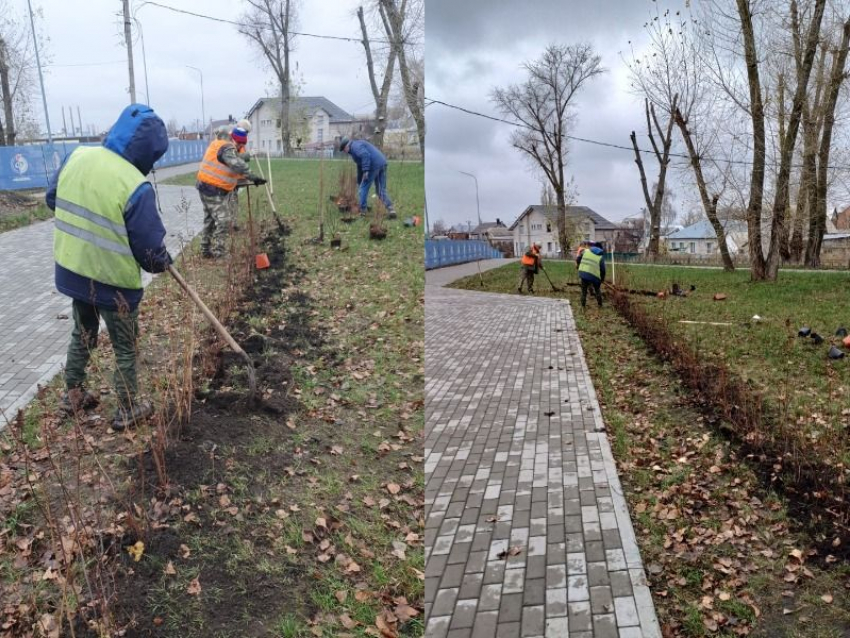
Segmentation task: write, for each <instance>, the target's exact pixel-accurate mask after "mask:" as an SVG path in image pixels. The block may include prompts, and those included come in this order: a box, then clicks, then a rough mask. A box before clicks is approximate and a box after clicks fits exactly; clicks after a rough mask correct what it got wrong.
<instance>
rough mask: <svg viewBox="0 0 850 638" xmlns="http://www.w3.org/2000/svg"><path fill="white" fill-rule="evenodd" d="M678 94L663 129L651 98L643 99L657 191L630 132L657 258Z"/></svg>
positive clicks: (652, 252)
mask: <svg viewBox="0 0 850 638" xmlns="http://www.w3.org/2000/svg"><path fill="white" fill-rule="evenodd" d="M678 99H679V98H678V95H677V96H674V97H673V103H672V104H671V105H670V120H669V121H668V122H667V130H666V131H663V130H662V129H661V125H660V124H659V122H658V117H656V115H655V106H654V105H651V104H650V103H649V100H648V99H645V100H644V109H645V110H646V130H647V133H648V135H649V141H650V143H651V144H652V150H653V152H654V153H655V159H656V160H657V161H658V181H657V182H656V183H655V195H654V196H653V197H650V195H649V188H648V187H647V181H646V172H645V171H644V168H643V159H642V158H641V155H640V151H639V150H638V145H637V136H636V135H635V132H634V131H632V134H631V135H630V136H629V137H630V138H631V140H632V148H633V149H634V151H635V163H637V165H638V170H639V171H640V182H641V187H642V188H643V197H644V199H645V200H646V207H647V211H649V242H648V244H647V248H646V252H647V255H649V256H650V259H652V260H654V259H655V258H656V257H657V256H658V252H659V248H660V246H659V244H660V242H661V208H662V206H663V204H664V191H665V182H666V180H667V166H668V165H669V164H670V147H671V146H672V145H673V113H674V112H675V111H676V108H677V102H678ZM653 125H654V126H655V129H654V130H655V132H656V133H658V136H659V137H660V138H661V144H662V149H663V150H662V151H659V149H658V144H656V142H655V135H654V134H653Z"/></svg>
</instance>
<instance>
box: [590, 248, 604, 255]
mask: <svg viewBox="0 0 850 638" xmlns="http://www.w3.org/2000/svg"><path fill="white" fill-rule="evenodd" d="M590 252H592V253H593V254H594V255H604V254H605V253H604V251H603V250H602V249H601V248H600V247H599V246H591V247H590Z"/></svg>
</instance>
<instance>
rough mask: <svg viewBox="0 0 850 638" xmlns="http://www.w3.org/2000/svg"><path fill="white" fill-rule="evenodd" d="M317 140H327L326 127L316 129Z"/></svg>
mask: <svg viewBox="0 0 850 638" xmlns="http://www.w3.org/2000/svg"><path fill="white" fill-rule="evenodd" d="M316 141H317V142H324V141H325V129H323V128H320V129H319V130H318V131H316Z"/></svg>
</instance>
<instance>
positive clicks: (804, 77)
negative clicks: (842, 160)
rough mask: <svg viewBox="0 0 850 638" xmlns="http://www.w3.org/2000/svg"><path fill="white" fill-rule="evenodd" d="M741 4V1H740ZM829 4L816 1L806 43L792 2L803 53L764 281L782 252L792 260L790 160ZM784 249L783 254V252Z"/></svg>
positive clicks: (785, 138)
mask: <svg viewBox="0 0 850 638" xmlns="http://www.w3.org/2000/svg"><path fill="white" fill-rule="evenodd" d="M739 2H741V0H739ZM825 8H826V0H815V7H814V15H813V16H812V18H811V21H810V23H809V29H808V34H807V35H806V38H805V41H803V39H802V32H801V31H802V27H801V25H800V15H799V10H798V7H797V2H796V0H791V25H792V33H793V37H794V43H795V49H797V50H798V51H800V53H799V54H798V64H797V87H796V90H795V91H794V99H793V102H792V105H791V112H790V114H789V115H788V124H787V127H785V126H783V127H782V128H783V129H784V130H783V131H782V133H783V134H782V135H781V136H780V143H781V151H780V156H779V173H778V175H777V178H776V189H775V195H774V200H773V221H772V224H771V233H770V248H769V250H768V254H767V262H766V264H765V279H768V280H770V281H774V280H775V279H776V277H777V274H778V272H779V266H780V264H781V261H782V256H783V252H784V253H785V256H786V258H787V257H790V255H789V254H788V251H787V246H788V227H787V225H786V223H785V218H786V213H787V210H788V192H789V180H790V175H791V160H792V159H793V157H794V147H795V145H796V143H797V133H798V131H799V128H800V119H801V118H802V114H803V102H804V100H805V97H806V91H807V90H808V87H809V77H810V76H811V72H812V67H813V66H814V61H815V54H816V52H817V46H818V38H819V37H820V30H821V22H822V20H823V13H824V9H825ZM783 248H784V250H783Z"/></svg>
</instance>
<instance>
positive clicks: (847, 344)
mask: <svg viewBox="0 0 850 638" xmlns="http://www.w3.org/2000/svg"><path fill="white" fill-rule="evenodd" d="M841 343H843V344H844V347H845V348H850V336H847V337H844V340H843V341H842V342H841Z"/></svg>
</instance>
